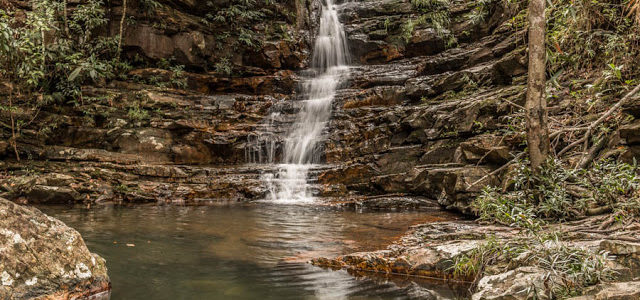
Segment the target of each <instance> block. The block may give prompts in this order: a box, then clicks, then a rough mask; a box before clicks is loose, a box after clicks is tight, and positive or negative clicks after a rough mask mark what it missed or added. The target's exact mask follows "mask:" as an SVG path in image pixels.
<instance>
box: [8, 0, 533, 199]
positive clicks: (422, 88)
mask: <svg viewBox="0 0 640 300" xmlns="http://www.w3.org/2000/svg"><path fill="white" fill-rule="evenodd" d="M131 5H132V8H131V9H130V10H129V11H130V14H131V16H133V17H134V18H136V20H138V22H137V23H135V24H132V25H127V27H126V30H125V33H126V34H125V39H124V45H125V47H124V49H125V52H126V53H127V55H129V56H135V55H138V56H141V57H144V58H145V59H147V60H157V59H160V58H163V59H169V58H172V57H173V58H174V59H176V60H177V62H179V63H183V64H185V65H186V66H187V68H188V69H190V70H191V71H195V73H194V72H186V73H185V74H184V78H183V80H184V81H185V82H186V84H187V89H186V90H185V89H172V88H167V87H155V86H152V85H148V84H144V83H143V84H136V83H131V82H129V83H125V82H118V81H114V82H112V83H110V84H108V85H107V86H104V87H86V88H85V89H84V94H85V96H84V98H85V99H88V100H87V101H86V102H85V103H81V104H80V105H78V106H73V107H70V106H65V107H58V108H56V109H49V110H45V111H43V112H41V113H40V114H39V116H38V120H39V122H40V123H38V122H36V126H32V127H31V128H30V129H27V130H23V132H22V136H21V137H20V139H19V142H20V147H19V148H20V151H22V152H23V156H25V157H29V158H31V159H33V160H31V161H29V162H28V164H29V165H30V167H29V168H23V167H21V163H20V164H18V163H13V162H11V161H5V162H2V169H3V170H5V174H7V175H5V177H4V179H2V180H0V187H1V188H2V190H3V195H4V196H5V197H8V198H11V199H20V201H27V202H47V203H52V202H55V203H59V202H93V201H103V200H117V201H120V200H124V201H131V202H155V201H174V202H179V203H185V202H188V203H203V202H206V203H209V202H212V201H214V202H218V201H229V200H231V201H235V200H251V199H258V198H262V197H264V195H265V193H266V189H265V187H264V185H263V184H261V181H260V174H261V173H264V172H272V170H271V168H272V167H271V166H267V165H260V166H255V165H253V166H247V167H241V168H237V166H238V165H242V164H245V163H247V162H248V160H249V159H248V157H247V152H246V151H247V148H248V147H249V146H251V141H252V140H255V139H256V138H261V137H262V136H261V135H263V134H265V133H266V134H270V135H271V137H270V138H271V139H273V140H274V143H275V145H276V155H279V153H280V152H281V143H282V138H283V137H284V136H285V135H284V133H286V131H287V129H288V126H289V124H290V123H291V122H292V121H293V116H294V115H295V112H296V111H297V110H298V109H299V105H297V104H296V103H295V101H292V100H294V99H295V90H296V86H297V82H298V78H299V77H298V75H297V74H299V73H298V72H299V70H300V69H301V68H303V67H304V66H305V63H306V61H307V57H308V52H309V50H308V39H309V36H310V35H309V33H311V35H312V34H313V32H314V31H313V28H314V22H315V16H316V14H317V3H316V4H314V3H299V2H298V1H294V2H292V3H288V2H287V3H284V4H278V5H277V7H276V8H273V7H267V8H268V9H271V10H272V11H279V12H280V13H282V12H283V11H287V12H289V13H290V14H289V15H288V16H289V17H287V18H284V17H282V15H281V14H280V13H278V12H273V14H271V15H268V16H267V17H265V18H264V19H263V21H261V22H256V23H255V24H252V25H251V28H253V29H252V30H254V34H255V36H254V38H255V39H257V40H261V41H262V44H261V47H260V48H255V47H250V46H248V45H245V44H243V43H239V42H238V41H237V39H235V40H234V38H233V37H232V38H229V40H223V41H222V40H215V39H214V37H215V36H217V35H223V34H224V33H226V32H229V31H230V30H231V28H229V27H228V26H226V27H225V26H222V25H215V26H212V25H211V24H209V25H207V24H208V23H207V21H206V20H207V16H206V15H203V12H200V11H197V10H194V9H193V8H194V7H198V6H201V5H202V4H201V3H195V2H194V3H182V2H179V3H161V8H162V9H158V10H157V12H156V13H155V14H150V13H147V12H146V11H145V10H144V9H143V7H141V5H143V4H141V3H137V4H136V3H134V4H131ZM213 5H219V6H221V7H222V6H225V5H228V4H223V3H213ZM483 5H485V6H483V7H482V12H481V14H482V16H481V17H482V18H483V19H484V21H483V22H477V21H473V18H474V16H476V14H478V11H479V10H478V7H477V4H475V3H474V2H466V1H456V2H453V3H452V5H451V7H450V8H448V16H447V18H448V22H449V25H448V26H446V28H444V29H442V28H439V27H438V26H436V25H437V24H435V23H434V22H433V21H429V20H430V19H429V18H426V19H425V20H426V21H424V20H423V21H420V23H416V24H417V25H415V26H412V27H411V30H410V31H409V30H408V29H407V24H413V23H412V22H414V21H415V20H418V19H420V18H422V17H423V16H422V15H423V14H424V13H420V12H419V11H420V10H418V9H416V7H414V4H412V3H410V2H409V1H405V0H384V1H366V2H349V3H346V4H344V5H342V6H340V10H341V16H343V18H344V23H345V26H346V31H347V36H348V39H349V45H350V48H351V52H352V65H354V67H353V68H352V72H351V74H352V75H351V79H350V81H349V82H348V83H347V84H346V85H345V86H343V87H342V88H341V89H340V90H339V92H338V96H337V99H336V100H335V101H334V111H333V116H334V117H333V119H332V120H331V122H330V123H329V125H328V128H327V134H326V141H325V146H324V147H325V153H326V161H327V163H328V164H329V165H330V167H327V168H321V169H318V170H315V171H312V174H314V177H316V176H317V178H318V180H317V181H316V182H317V185H316V186H315V187H316V191H317V193H318V194H319V195H320V196H343V195H345V194H346V193H352V194H353V193H355V194H361V195H384V194H396V195H408V194H413V195H420V196H426V197H428V198H431V199H438V200H439V201H440V203H441V204H442V205H444V206H446V207H449V208H454V209H458V210H461V211H467V202H468V199H470V197H472V196H473V195H475V193H476V192H477V191H478V190H479V189H480V188H481V187H482V186H483V185H484V184H486V183H490V182H495V178H493V177H485V175H486V174H488V173H489V171H491V170H493V169H494V168H495V167H496V166H498V165H500V164H501V163H503V162H505V161H507V160H509V159H510V158H511V157H510V155H509V151H510V149H512V148H513V147H514V146H517V145H518V144H519V143H520V142H521V138H520V137H518V136H507V137H505V136H504V135H503V134H502V133H501V132H500V130H503V129H504V128H506V127H507V125H508V123H509V122H510V117H509V116H510V114H511V113H512V112H513V111H514V110H515V109H516V107H515V106H514V105H517V104H516V103H519V102H521V101H522V95H523V86H522V85H521V83H522V80H521V79H520V78H519V77H518V76H519V75H521V74H523V73H524V71H525V66H524V59H525V58H524V56H523V55H524V53H523V50H522V49H523V47H522V45H523V42H522V38H523V32H522V31H521V30H518V28H517V27H516V26H517V24H514V23H513V16H514V15H515V14H517V13H518V12H519V9H518V8H517V7H512V6H509V5H506V4H502V3H498V2H495V3H489V4H483ZM225 7H226V6H225ZM119 11H121V9H120V8H118V7H117V6H115V7H112V10H111V12H112V15H113V16H112V20H113V23H117V22H116V21H115V20H119V15H118V14H119ZM212 11H213V9H212ZM158 22H160V23H158ZM273 22H276V23H278V24H280V23H279V22H281V23H282V24H281V25H283V26H284V27H283V28H284V29H286V30H287V31H286V33H287V35H288V36H290V39H287V40H286V41H278V37H277V35H273V34H271V35H270V34H268V33H269V30H266V29H265V28H266V27H265V26H267V24H271V23H273ZM415 22H418V21H415ZM165 23H166V24H165ZM154 24H156V25H154ZM157 24H164V25H163V26H160V25H157ZM114 26H115V25H113V24H112V26H111V29H110V30H111V31H112V33H113V30H115V29H114ZM242 26H245V25H242ZM242 28H244V27H242ZM247 28H249V27H247ZM284 29H283V30H284ZM282 34H285V32H280V35H282ZM445 37H446V39H445ZM451 39H455V40H456V41H457V42H455V43H450V40H451ZM233 41H235V44H234V45H235V50H229V49H227V48H225V47H223V46H224V45H225V44H224V43H234V42H233ZM221 47H222V48H221ZM219 48H221V49H220V50H216V49H219ZM256 51H258V52H259V53H256ZM221 55H222V56H225V57H223V58H224V59H227V58H229V61H230V62H231V64H232V66H233V72H234V75H233V76H227V75H225V74H221V73H220V72H218V71H214V70H213V69H214V68H213V67H211V66H210V65H211V64H212V63H215V62H220V61H221V59H222V58H221ZM207 65H209V67H207ZM129 76H130V78H139V79H142V80H141V81H142V82H147V83H149V82H150V80H149V79H150V78H151V79H153V81H158V82H167V84H165V85H169V86H171V83H170V82H171V80H172V76H173V73H172V71H168V70H160V69H150V68H146V69H136V70H133V71H132V72H131V73H130V74H129ZM273 111H279V112H281V114H280V118H279V119H278V120H275V121H271V122H267V121H266V120H265V117H266V116H267V115H269V114H270V112H273ZM43 128H44V129H46V130H45V131H46V132H48V133H47V134H43V130H42V129H43ZM2 150H4V155H5V156H7V157H9V156H10V155H11V153H10V151H9V150H10V149H8V148H7V147H4V149H2ZM34 160H35V161H34ZM8 174H11V175H12V176H8ZM16 175H20V176H16ZM60 178H65V179H61V180H59V179H60ZM479 179H482V180H481V182H478V183H477V184H475V185H473V186H470V184H471V183H473V182H476V181H477V180H479ZM312 181H313V179H312Z"/></svg>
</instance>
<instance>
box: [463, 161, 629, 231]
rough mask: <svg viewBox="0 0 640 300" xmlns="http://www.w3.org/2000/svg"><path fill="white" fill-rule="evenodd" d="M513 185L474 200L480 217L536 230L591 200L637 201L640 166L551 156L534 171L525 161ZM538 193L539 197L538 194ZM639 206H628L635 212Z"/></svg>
mask: <svg viewBox="0 0 640 300" xmlns="http://www.w3.org/2000/svg"><path fill="white" fill-rule="evenodd" d="M511 183H512V189H511V190H509V191H500V190H499V189H497V188H493V187H486V188H485V189H484V190H483V192H482V193H481V194H480V196H478V197H477V198H476V199H475V200H474V201H473V203H472V207H473V208H474V209H475V211H476V212H477V213H478V216H479V218H480V220H482V221H485V222H496V223H500V224H503V225H508V226H514V227H519V228H525V229H528V230H531V231H537V230H539V229H540V228H541V226H542V225H544V223H545V221H544V219H551V220H567V219H574V218H577V217H580V216H583V215H584V214H585V213H586V211H587V208H588V207H589V206H610V207H612V208H614V209H619V210H621V211H625V209H630V208H632V207H633V206H632V205H629V201H632V203H635V201H637V200H627V199H637V195H634V192H635V191H636V190H637V188H638V185H639V184H640V178H639V177H638V175H637V174H636V166H635V165H633V166H632V165H629V164H625V163H620V162H615V161H610V160H605V161H599V162H596V163H594V166H593V167H592V168H590V169H586V170H574V169H571V168H567V167H566V166H564V165H563V164H562V163H561V162H560V161H559V160H554V159H549V160H548V161H547V162H546V163H545V164H544V165H543V168H542V170H541V172H540V175H538V176H534V175H533V174H532V172H531V170H530V169H529V167H528V164H527V162H526V161H522V162H520V163H519V164H518V165H517V168H516V169H515V171H514V172H513V174H512V175H511ZM536 195H537V196H538V197H536ZM635 211H636V210H633V211H631V212H629V213H630V214H632V215H633V214H634V213H635Z"/></svg>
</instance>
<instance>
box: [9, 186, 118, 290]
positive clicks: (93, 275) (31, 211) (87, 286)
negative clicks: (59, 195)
mask: <svg viewBox="0 0 640 300" xmlns="http://www.w3.org/2000/svg"><path fill="white" fill-rule="evenodd" d="M0 281H1V282H0V298H1V299H78V298H81V297H87V296H96V295H99V294H101V293H107V292H108V291H109V289H110V283H109V276H108V275H107V267H106V265H105V261H104V259H102V257H100V256H98V255H97V254H94V253H90V252H89V250H88V249H87V246H86V245H85V244H84V241H83V240H82V237H81V236H80V234H79V233H78V232H77V231H75V230H74V229H72V228H70V227H67V226H66V225H65V224H64V223H62V222H61V221H59V220H56V219H54V218H51V217H49V216H47V215H45V214H43V213H41V212H40V211H39V210H38V209H35V208H29V207H24V206H21V205H18V204H15V203H13V202H10V201H8V200H6V199H2V198H0Z"/></svg>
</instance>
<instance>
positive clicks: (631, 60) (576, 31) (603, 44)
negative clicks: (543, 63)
mask: <svg viewBox="0 0 640 300" xmlns="http://www.w3.org/2000/svg"><path fill="white" fill-rule="evenodd" d="M550 3H551V5H549V8H548V11H547V16H548V18H547V24H548V25H547V27H548V31H547V41H548V43H547V45H548V48H547V69H548V71H549V73H550V74H559V73H561V72H565V74H568V75H571V74H584V72H585V71H589V70H604V71H603V74H602V78H601V79H600V80H598V81H596V82H595V83H594V84H592V85H591V86H590V87H591V88H592V89H593V90H594V91H595V92H598V93H619V92H622V89H621V88H620V86H622V85H625V84H627V83H626V81H627V80H628V79H632V78H634V76H635V75H637V74H638V72H640V63H639V62H638V59H637V57H638V56H639V55H640V47H639V45H640V26H637V24H634V20H633V19H632V18H631V15H628V14H626V13H625V5H623V2H621V1H618V0H578V1H570V0H554V1H551V2H550Z"/></svg>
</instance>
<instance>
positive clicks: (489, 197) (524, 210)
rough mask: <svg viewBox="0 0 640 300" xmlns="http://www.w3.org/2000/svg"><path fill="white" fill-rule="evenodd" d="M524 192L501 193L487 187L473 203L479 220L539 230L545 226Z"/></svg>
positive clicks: (528, 196) (529, 196) (529, 197)
mask: <svg viewBox="0 0 640 300" xmlns="http://www.w3.org/2000/svg"><path fill="white" fill-rule="evenodd" d="M531 198H532V197H531V195H527V193H526V192H524V191H515V192H512V193H501V192H500V190H498V189H497V188H493V187H485V188H484V189H483V191H482V193H481V194H480V196H478V197H477V198H476V199H475V200H474V201H473V203H472V207H473V208H474V209H475V210H476V211H477V212H478V216H479V219H480V220H481V221H485V222H491V223H493V222H495V223H499V224H503V225H507V226H513V227H520V228H526V229H529V230H532V231H536V230H539V229H540V228H541V226H542V225H543V224H544V222H543V221H542V220H540V219H539V218H538V216H537V215H536V209H535V204H534V203H533V201H532V199H531Z"/></svg>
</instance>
